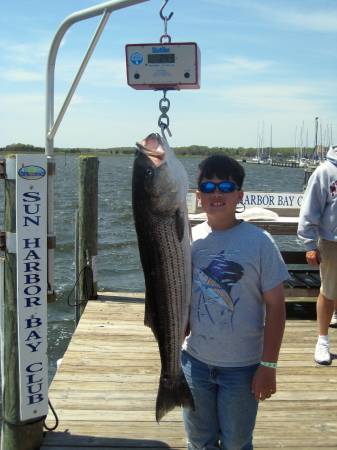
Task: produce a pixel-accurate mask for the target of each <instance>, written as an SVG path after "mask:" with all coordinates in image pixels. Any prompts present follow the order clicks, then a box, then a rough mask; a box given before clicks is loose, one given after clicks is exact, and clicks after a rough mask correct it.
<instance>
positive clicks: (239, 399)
mask: <svg viewBox="0 0 337 450" xmlns="http://www.w3.org/2000/svg"><path fill="white" fill-rule="evenodd" d="M257 367H258V365H254V366H248V367H228V368H217V378H216V380H217V383H218V385H219V390H218V417H219V421H220V442H221V448H222V449H223V450H251V449H252V448H253V431H254V427H255V419H256V414H257V408H258V402H257V400H256V399H255V396H254V395H253V394H252V379H253V376H254V374H255V372H256V369H257Z"/></svg>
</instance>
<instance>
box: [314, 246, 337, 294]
mask: <svg viewBox="0 0 337 450" xmlns="http://www.w3.org/2000/svg"><path fill="white" fill-rule="evenodd" d="M318 248H319V251H320V255H321V263H320V265H319V271H320V275H321V288H320V292H321V293H322V294H323V295H324V297H326V298H327V299H329V300H337V242H333V241H327V240H325V239H320V240H319V242H318Z"/></svg>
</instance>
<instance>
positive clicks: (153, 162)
mask: <svg viewBox="0 0 337 450" xmlns="http://www.w3.org/2000/svg"><path fill="white" fill-rule="evenodd" d="M187 190H188V177H187V173H186V171H185V169H184V166H183V165H182V164H181V162H180V161H179V160H178V159H177V158H176V156H175V154H174V152H173V150H172V149H171V148H170V147H169V145H168V143H167V142H166V140H164V139H163V138H161V137H160V135H158V134H150V135H149V136H148V137H147V138H145V139H144V140H143V141H142V142H141V143H139V144H137V151H136V158H135V161H134V166H133V178H132V206H133V215H134V221H135V227H136V232H137V237H138V247H139V253H140V260H141V263H142V267H143V271H144V278H145V288H146V292H145V316H144V323H145V325H147V326H149V327H150V328H151V330H152V332H153V334H154V336H155V338H156V340H157V342H158V347H159V353H160V359H161V374H160V381H159V388H158V394H157V402H156V420H157V422H159V421H160V420H161V419H162V417H163V416H164V415H165V414H166V413H167V412H169V411H170V410H172V409H173V408H174V407H175V406H186V407H193V406H194V405H193V398H192V394H191V392H190V389H189V387H188V385H187V382H186V380H185V376H184V374H183V372H182V369H181V363H180V355H181V345H182V342H183V340H184V336H185V330H186V327H187V323H188V315H189V305H190V298H191V277H192V275H191V251H190V236H189V234H190V233H189V224H188V215H187V207H186V194H187Z"/></svg>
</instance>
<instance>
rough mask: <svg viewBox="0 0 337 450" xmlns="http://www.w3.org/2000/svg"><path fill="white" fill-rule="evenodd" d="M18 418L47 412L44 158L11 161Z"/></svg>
mask: <svg viewBox="0 0 337 450" xmlns="http://www.w3.org/2000/svg"><path fill="white" fill-rule="evenodd" d="M16 218H17V228H16V253H17V314H18V348H19V376H20V418H21V420H22V421H24V420H29V419H33V418H37V417H41V416H44V415H46V414H47V412H48V359H47V158H46V156H44V155H38V156H28V155H17V157H16Z"/></svg>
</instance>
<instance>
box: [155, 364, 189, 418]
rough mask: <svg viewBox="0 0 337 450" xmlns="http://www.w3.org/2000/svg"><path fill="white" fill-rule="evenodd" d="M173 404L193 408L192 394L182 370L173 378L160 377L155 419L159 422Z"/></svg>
mask: <svg viewBox="0 0 337 450" xmlns="http://www.w3.org/2000/svg"><path fill="white" fill-rule="evenodd" d="M175 406H182V407H184V408H192V409H193V410H194V409H195V406H194V400H193V396H192V393H191V391H190V388H189V386H188V384H187V381H186V378H185V375H184V374H183V372H181V373H180V374H179V376H178V377H177V378H176V379H174V380H170V379H169V378H165V377H163V376H161V377H160V381H159V388H158V395H157V402H156V421H157V422H158V423H159V422H160V420H161V419H162V418H163V417H164V416H165V414H167V413H168V412H169V411H171V410H172V409H173V408H174V407H175Z"/></svg>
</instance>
